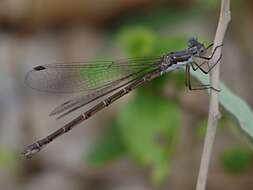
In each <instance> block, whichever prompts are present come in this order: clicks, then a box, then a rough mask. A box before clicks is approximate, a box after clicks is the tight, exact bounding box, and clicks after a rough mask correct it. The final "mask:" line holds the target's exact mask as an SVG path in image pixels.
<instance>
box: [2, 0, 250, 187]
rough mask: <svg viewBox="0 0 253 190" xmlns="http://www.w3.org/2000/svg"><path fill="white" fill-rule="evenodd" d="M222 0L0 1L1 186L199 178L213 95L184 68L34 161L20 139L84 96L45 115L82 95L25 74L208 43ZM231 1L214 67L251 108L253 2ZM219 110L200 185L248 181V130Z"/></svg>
mask: <svg viewBox="0 0 253 190" xmlns="http://www.w3.org/2000/svg"><path fill="white" fill-rule="evenodd" d="M219 8H220V1H218V0H206V1H201V0H190V1H189V0H188V1H187V0H157V1H151V0H139V1H137V0H135V1H133V0H120V1H115V0H93V1H86V0H83V1H81V0H73V1H69V2H65V1H62V0H54V1H49V0H43V1H40V0H38V1H28V0H20V1H11V0H5V1H2V2H1V6H0V42H1V43H0V105H1V106H0V130H1V132H0V186H1V187H4V188H5V189H26V190H29V189H33V190H34V189H35V190H36V189H61V190H64V189H88V190H93V189H94V190H100V189H101V190H102V189H103V190H105V189H106V190H114V189H115V190H116V189H117V190H118V189H124V190H128V189H131V190H132V189H136V190H142V189H145V190H146V189H150V190H151V189H174V190H181V189H187V190H188V189H189V190H191V189H194V188H195V183H196V180H197V174H198V169H199V164H200V157H201V152H202V147H203V140H204V135H205V130H206V125H207V115H208V105H209V102H208V95H207V92H205V91H189V90H188V89H187V88H186V87H185V86H184V72H183V71H177V72H173V73H169V74H167V75H165V76H163V77H160V78H158V79H156V80H154V81H152V82H150V83H149V84H146V85H145V86H143V87H141V88H139V89H137V90H135V91H134V92H132V93H130V94H129V95H127V96H126V97H124V98H122V99H121V100H119V101H117V102H116V103H114V104H113V105H111V106H110V107H109V108H107V109H106V110H104V111H101V112H100V113H98V114H97V115H96V116H94V117H93V118H91V119H89V120H88V121H87V122H85V123H82V124H80V126H79V127H78V128H76V129H74V130H73V131H71V132H70V133H69V134H66V135H64V136H62V137H60V138H59V139H57V140H56V141H55V142H53V143H52V144H50V145H49V146H48V147H47V148H46V149H45V150H43V151H42V152H40V153H39V154H38V155H36V156H35V157H34V158H33V159H31V160H24V159H23V158H22V157H21V155H20V152H21V151H22V149H23V148H24V147H25V146H26V145H28V144H30V143H32V142H33V141H35V140H37V139H39V138H41V137H44V136H46V135H47V134H48V133H50V132H52V131H54V130H55V129H56V128H59V127H61V126H62V125H63V124H65V123H66V122H68V121H69V120H71V119H72V118H74V117H75V116H77V115H79V114H80V113H82V112H83V111H84V110H86V107H85V108H82V109H80V110H78V111H76V112H75V113H73V114H71V115H69V116H68V117H66V118H64V119H61V120H57V121H56V120H55V118H52V117H49V116H48V114H49V113H50V111H51V110H52V109H53V108H54V107H56V106H57V105H59V104H61V103H63V102H64V101H66V100H67V99H68V98H71V97H74V96H77V95H80V94H50V93H43V92H38V91H34V90H32V89H30V88H29V87H27V86H26V85H25V84H24V78H25V75H26V73H27V71H29V70H30V69H32V68H33V67H34V66H37V65H41V64H49V63H54V62H75V61H85V60H95V59H119V58H127V57H142V56H154V55H158V56H160V55H162V54H163V53H166V52H169V51H176V50H180V49H183V48H186V47H187V39H188V38H190V37H197V38H198V39H199V40H201V41H202V42H203V43H205V44H209V43H210V42H211V41H212V40H213V37H214V34H215V30H216V27H217V22H218V18H219ZM231 11H232V21H231V23H230V25H229V29H228V32H227V35H226V38H225V42H224V44H225V45H224V48H223V59H222V64H221V78H222V80H223V82H224V83H225V84H226V85H227V86H228V87H229V88H230V89H231V90H232V91H233V92H234V93H236V94H237V95H239V96H240V97H241V98H242V99H244V100H245V101H246V102H247V103H248V104H249V106H251V107H252V105H253V98H252V92H253V87H252V85H251V81H252V80H253V78H252V76H253V66H252V61H251V60H252V59H253V47H252V44H253V36H252V32H253V24H252V20H251V19H252V18H253V3H252V1H250V0H241V1H232V2H231ZM194 82H195V83H196V84H197V83H198V81H197V80H196V81H194ZM234 109H238V108H237V107H235V108H234ZM221 112H222V115H223V117H222V119H221V121H220V124H219V128H218V131H217V136H216V142H215V145H214V150H213V156H212V161H211V166H210V173H209V178H208V183H207V189H208V190H212V189H215V190H218V189H224V188H229V189H230V190H239V189H240V190H244V189H245V190H249V189H253V182H252V177H253V151H252V141H251V140H249V139H250V138H249V135H248V136H247V135H245V134H244V133H242V131H241V130H239V128H238V127H237V122H235V119H234V117H233V116H231V115H229V114H228V113H227V112H225V111H224V110H223V109H221ZM240 117H243V116H240ZM251 119H252V118H251ZM252 130H253V129H251V131H252Z"/></svg>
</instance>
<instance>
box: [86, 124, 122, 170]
mask: <svg viewBox="0 0 253 190" xmlns="http://www.w3.org/2000/svg"><path fill="white" fill-rule="evenodd" d="M125 152H126V149H125V146H124V144H123V142H122V140H121V137H120V133H119V131H118V127H117V124H116V123H115V122H113V123H112V124H111V125H110V126H109V127H108V130H106V134H105V135H104V136H103V137H102V138H101V139H100V140H99V141H98V142H97V144H95V145H94V146H93V147H92V148H91V150H90V152H89V153H88V155H85V156H84V160H85V161H86V162H87V163H88V164H90V165H91V166H103V165H105V164H107V163H109V162H111V161H113V160H115V159H117V158H119V157H120V156H123V155H124V154H125Z"/></svg>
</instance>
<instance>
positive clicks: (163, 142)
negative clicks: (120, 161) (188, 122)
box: [118, 93, 179, 183]
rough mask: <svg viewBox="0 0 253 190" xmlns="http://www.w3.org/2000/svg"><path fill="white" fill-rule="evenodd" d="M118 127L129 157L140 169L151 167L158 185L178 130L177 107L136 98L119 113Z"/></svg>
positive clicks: (153, 98)
mask: <svg viewBox="0 0 253 190" xmlns="http://www.w3.org/2000/svg"><path fill="white" fill-rule="evenodd" d="M118 123H119V124H120V129H121V134H122V137H123V139H124V142H125V143H124V144H125V145H126V147H127V150H128V155H129V156H130V157H132V158H133V159H134V160H136V161H137V162H138V163H139V164H140V165H142V166H152V169H153V172H152V179H153V181H154V182H155V183H159V182H161V181H162V180H163V179H164V177H165V175H166V174H167V173H168V165H169V160H170V157H171V149H172V144H173V142H174V140H175V137H176V136H175V134H176V131H177V127H178V126H179V110H178V107H177V105H176V104H174V103H172V102H168V101H166V100H164V99H162V98H159V97H157V96H153V95H151V94H148V93H147V94H146V95H145V96H140V95H139V96H138V95H137V96H135V97H134V98H132V99H131V100H130V101H129V102H128V104H127V105H126V106H125V108H124V109H123V110H121V111H120V112H119V114H118Z"/></svg>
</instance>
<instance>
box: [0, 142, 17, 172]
mask: <svg viewBox="0 0 253 190" xmlns="http://www.w3.org/2000/svg"><path fill="white" fill-rule="evenodd" d="M16 158H17V157H16V154H15V153H14V152H13V151H11V150H9V149H7V148H5V147H3V146H1V147H0V168H3V169H8V170H14V169H16V168H17V159H16Z"/></svg>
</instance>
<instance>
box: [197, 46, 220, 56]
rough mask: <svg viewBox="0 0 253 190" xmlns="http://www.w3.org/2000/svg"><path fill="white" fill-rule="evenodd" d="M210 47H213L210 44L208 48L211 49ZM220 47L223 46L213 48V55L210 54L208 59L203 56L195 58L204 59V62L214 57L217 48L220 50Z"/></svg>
mask: <svg viewBox="0 0 253 190" xmlns="http://www.w3.org/2000/svg"><path fill="white" fill-rule="evenodd" d="M212 45H213V44H210V45H209V46H210V47H212ZM209 46H208V48H210V47H209ZM222 46H223V44H221V45H218V46H216V47H215V48H214V50H213V53H212V54H211V56H209V57H205V56H195V57H198V58H201V59H205V60H210V59H212V58H213V56H214V54H215V52H216V51H217V50H218V48H220V47H222ZM208 48H206V49H208Z"/></svg>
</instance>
